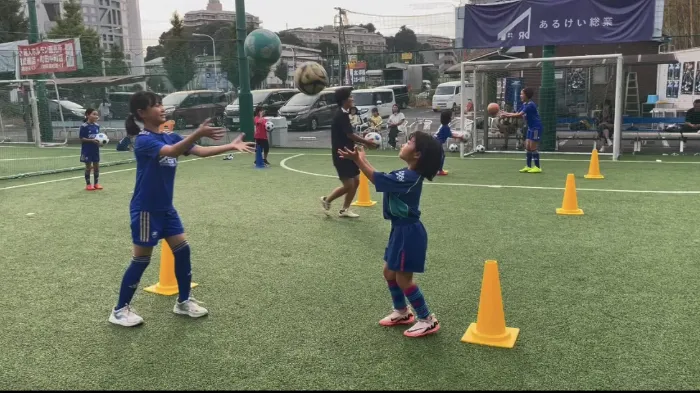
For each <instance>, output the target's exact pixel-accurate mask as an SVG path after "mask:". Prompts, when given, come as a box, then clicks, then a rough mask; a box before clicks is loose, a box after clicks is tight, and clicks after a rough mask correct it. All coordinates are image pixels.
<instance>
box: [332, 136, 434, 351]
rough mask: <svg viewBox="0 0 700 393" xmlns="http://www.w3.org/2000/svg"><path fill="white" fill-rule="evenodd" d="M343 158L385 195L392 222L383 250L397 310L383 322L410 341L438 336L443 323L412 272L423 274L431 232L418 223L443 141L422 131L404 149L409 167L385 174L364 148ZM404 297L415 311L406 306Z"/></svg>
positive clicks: (346, 151) (345, 153)
mask: <svg viewBox="0 0 700 393" xmlns="http://www.w3.org/2000/svg"><path fill="white" fill-rule="evenodd" d="M338 154H339V155H340V156H341V157H342V158H343V159H348V160H353V161H354V162H355V163H356V164H357V166H358V167H359V168H360V170H361V171H362V173H364V174H365V176H367V178H368V179H369V180H370V181H371V182H372V183H374V185H375V186H376V188H377V191H378V192H383V193H384V218H385V219H387V220H390V221H391V232H390V233H389V243H388V245H387V247H386V250H385V252H384V261H385V263H384V278H385V279H386V281H387V283H388V285H389V292H390V293H391V298H392V300H393V305H394V311H393V312H392V313H391V314H389V315H388V316H386V317H385V318H384V319H382V320H380V321H379V324H380V325H382V326H396V325H408V324H411V323H413V322H415V318H414V315H415V316H417V317H418V321H417V322H416V323H415V324H414V325H413V326H412V327H411V328H409V329H408V330H406V331H404V335H405V336H407V337H422V336H426V335H428V334H432V333H436V332H437V331H438V330H439V329H440V324H439V322H438V320H437V318H435V315H434V314H431V313H430V309H429V308H428V305H427V304H426V303H425V299H424V298H423V294H422V292H421V290H420V289H419V288H418V285H416V283H415V282H414V281H413V274H414V273H423V272H424V271H425V257H426V253H427V248H428V234H427V232H426V231H425V228H424V227H423V223H421V221H420V210H419V209H418V205H419V204H420V196H421V191H422V189H423V179H428V180H432V179H433V177H435V175H437V173H438V169H439V168H440V161H441V156H440V143H439V142H438V141H437V139H435V138H433V137H432V136H431V135H429V134H427V133H424V132H416V133H414V134H413V135H412V136H411V138H410V139H409V141H408V143H406V144H405V145H403V147H402V148H401V151H400V152H399V157H400V158H401V159H402V160H404V161H405V162H406V164H407V165H408V166H407V167H406V168H403V169H399V170H396V171H393V172H391V173H382V172H378V171H376V170H375V169H374V168H373V167H372V165H371V164H370V163H369V162H368V161H367V158H366V157H365V153H364V151H363V150H362V148H360V147H358V148H355V149H354V150H349V149H348V148H347V147H346V148H344V149H343V150H340V149H339V150H338ZM406 299H408V301H409V302H410V303H411V306H412V307H413V310H414V311H411V310H410V309H409V308H408V304H407V303H406ZM414 312H415V314H414Z"/></svg>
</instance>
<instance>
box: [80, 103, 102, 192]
mask: <svg viewBox="0 0 700 393" xmlns="http://www.w3.org/2000/svg"><path fill="white" fill-rule="evenodd" d="M99 118H100V114H99V113H98V112H97V111H96V110H94V109H92V108H88V109H87V110H86V111H85V122H84V123H83V125H82V126H80V141H81V142H82V144H81V146H80V162H83V163H85V183H87V185H86V186H85V189H86V190H88V191H94V190H101V189H102V186H101V185H100V183H99V179H100V142H99V141H97V139H95V136H97V134H99V133H100V125H99V124H97V120H99ZM90 172H92V173H93V176H94V177H95V185H94V186H93V185H92V184H90Z"/></svg>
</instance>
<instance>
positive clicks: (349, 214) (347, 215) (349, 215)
mask: <svg viewBox="0 0 700 393" xmlns="http://www.w3.org/2000/svg"><path fill="white" fill-rule="evenodd" d="M338 217H345V218H357V217H360V215H359V214H356V213H353V212H351V211H350V209H343V210H341V211H339V212H338Z"/></svg>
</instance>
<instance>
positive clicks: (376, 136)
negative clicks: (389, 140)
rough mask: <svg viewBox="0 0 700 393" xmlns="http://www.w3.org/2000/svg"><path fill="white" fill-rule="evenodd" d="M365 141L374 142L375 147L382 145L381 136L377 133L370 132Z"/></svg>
mask: <svg viewBox="0 0 700 393" xmlns="http://www.w3.org/2000/svg"><path fill="white" fill-rule="evenodd" d="M365 139H366V140H368V141H372V142H374V143H375V144H376V145H377V146H381V144H382V136H381V135H379V133H378V132H370V133H367V135H365Z"/></svg>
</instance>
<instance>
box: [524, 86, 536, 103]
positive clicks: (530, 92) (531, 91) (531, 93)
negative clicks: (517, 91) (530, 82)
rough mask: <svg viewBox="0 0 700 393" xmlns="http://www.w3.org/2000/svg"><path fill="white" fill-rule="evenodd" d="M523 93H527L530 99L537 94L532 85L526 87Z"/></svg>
mask: <svg viewBox="0 0 700 393" xmlns="http://www.w3.org/2000/svg"><path fill="white" fill-rule="evenodd" d="M523 93H525V97H527V99H528V100H531V99H532V97H534V96H535V90H534V89H533V88H532V87H526V88H524V89H523Z"/></svg>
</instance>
